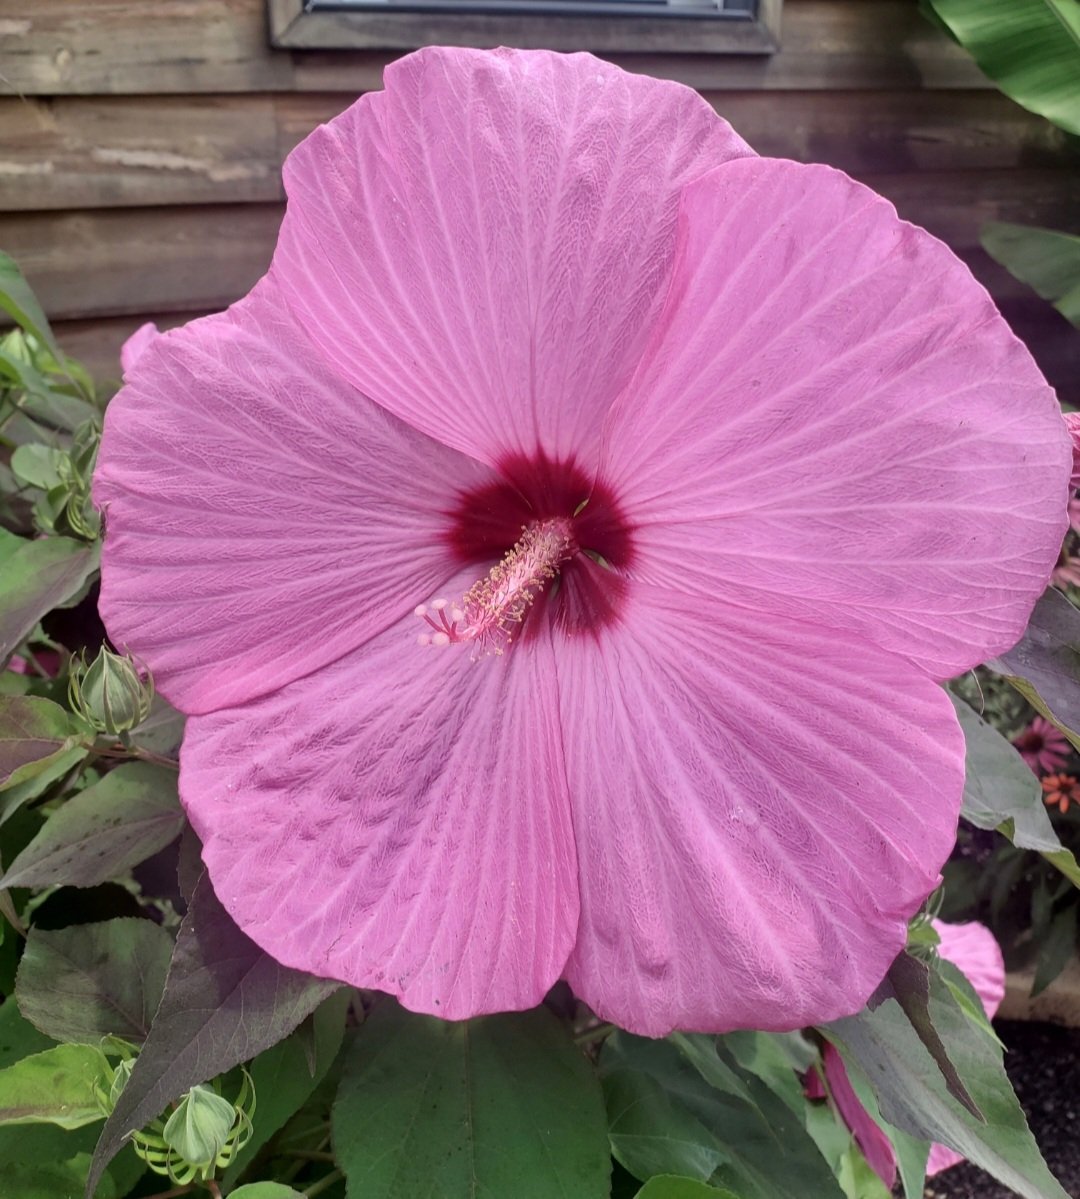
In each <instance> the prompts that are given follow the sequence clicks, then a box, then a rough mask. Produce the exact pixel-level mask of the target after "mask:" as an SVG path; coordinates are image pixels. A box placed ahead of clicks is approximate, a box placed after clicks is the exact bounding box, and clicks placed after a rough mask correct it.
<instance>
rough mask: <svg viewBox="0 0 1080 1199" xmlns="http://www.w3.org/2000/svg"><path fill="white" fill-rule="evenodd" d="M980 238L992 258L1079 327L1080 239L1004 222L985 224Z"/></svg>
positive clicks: (1051, 230) (1067, 234) (1047, 230)
mask: <svg viewBox="0 0 1080 1199" xmlns="http://www.w3.org/2000/svg"><path fill="white" fill-rule="evenodd" d="M981 236H982V244H983V246H984V248H985V249H986V252H987V253H988V254H989V255H990V256H991V257H992V258H996V259H997V260H998V262H1000V263H1001V265H1002V266H1003V267H1005V268H1007V269H1008V271H1009V272H1010V274H1013V275H1015V276H1016V278H1017V279H1019V280H1021V282H1023V283H1027V284H1029V285H1030V286H1031V287H1033V288H1034V289H1035V290H1036V291H1037V292H1038V293H1039V295H1040V296H1042V298H1043V299H1044V300H1049V301H1050V303H1051V304H1053V305H1054V307H1055V308H1056V309H1057V310H1058V312H1060V313H1061V314H1062V315H1063V316H1065V317H1067V318H1068V319H1069V320H1070V321H1072V323H1073V324H1074V325H1076V326H1077V327H1078V328H1080V237H1074V236H1073V235H1072V234H1071V233H1056V232H1055V231H1054V230H1053V229H1035V228H1029V227H1027V226H1026V225H1008V224H1005V223H1004V222H1003V221H990V222H988V223H987V224H985V225H983V227H982V234H981Z"/></svg>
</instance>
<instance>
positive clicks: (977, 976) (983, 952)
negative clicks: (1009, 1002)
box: [807, 920, 1005, 1189]
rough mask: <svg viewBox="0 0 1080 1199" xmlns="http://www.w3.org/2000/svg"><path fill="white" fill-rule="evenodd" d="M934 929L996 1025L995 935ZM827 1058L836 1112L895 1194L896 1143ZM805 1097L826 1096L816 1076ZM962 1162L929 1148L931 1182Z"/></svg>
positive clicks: (973, 929) (999, 965)
mask: <svg viewBox="0 0 1080 1199" xmlns="http://www.w3.org/2000/svg"><path fill="white" fill-rule="evenodd" d="M933 924H934V929H935V930H936V932H937V934H938V936H939V937H940V938H941V943H940V944H939V945H938V953H939V954H940V955H941V956H942V957H943V958H944V959H945V960H946V961H948V962H952V964H953V965H954V966H956V968H957V969H958V970H960V971H961V973H963V974H964V975H966V977H967V980H968V982H970V983H971V985H972V987H974V989H975V993H976V994H977V995H978V996H979V999H980V1000H981V1001H982V1005H983V1008H984V1010H985V1011H986V1014H987V1016H988V1017H989V1018H990V1019H993V1018H994V1016H995V1015H996V1014H997V1010H998V1008H999V1007H1000V1006H1001V1001H1002V999H1003V998H1004V997H1005V963H1004V961H1003V960H1002V957H1001V948H1000V946H999V945H998V943H997V941H996V940H995V939H994V934H993V933H992V932H991V931H990V930H989V929H988V928H987V927H986V926H985V925H983V924H978V923H975V922H972V923H970V924H946V923H945V922H944V921H942V920H935V921H934V922H933ZM824 1058H825V1078H826V1081H827V1082H828V1094H829V1095H830V1096H831V1098H832V1101H833V1103H835V1104H836V1110H837V1111H838V1112H839V1113H840V1116H841V1118H842V1119H843V1121H844V1123H845V1124H846V1125H847V1126H848V1128H850V1129H851V1132H852V1135H853V1136H854V1137H855V1140H856V1142H857V1144H858V1146H859V1148H860V1149H861V1150H862V1153H863V1156H864V1157H865V1158H866V1160H867V1163H868V1164H869V1166H870V1168H871V1169H872V1170H873V1171H874V1173H875V1174H877V1176H878V1177H879V1178H880V1179H881V1181H882V1182H884V1183H885V1185H886V1186H887V1187H889V1188H890V1189H891V1188H892V1187H893V1186H894V1185H895V1184H896V1154H895V1152H894V1151H893V1147H892V1142H891V1141H890V1140H889V1138H888V1137H887V1136H886V1135H885V1133H884V1132H883V1131H882V1129H881V1128H880V1126H879V1125H878V1124H877V1123H876V1121H875V1120H874V1119H873V1117H872V1116H871V1115H870V1113H869V1112H868V1111H867V1110H866V1108H864V1107H863V1105H862V1103H861V1101H860V1100H859V1097H858V1096H857V1095H856V1094H855V1088H854V1087H853V1086H852V1085H851V1079H850V1078H849V1077H848V1072H847V1068H846V1067H845V1065H844V1060H843V1058H842V1057H841V1056H840V1054H839V1053H838V1052H837V1050H836V1049H835V1048H834V1047H833V1046H832V1045H826V1046H825V1054H824ZM807 1093H808V1094H809V1095H810V1097H811V1098H820V1097H824V1095H825V1094H826V1091H825V1088H824V1087H822V1085H821V1080H820V1078H819V1077H817V1075H816V1074H815V1075H813V1076H812V1077H811V1078H810V1079H809V1080H808V1082H807ZM962 1161H964V1156H963V1154H961V1153H957V1152H956V1151H955V1150H953V1149H950V1148H949V1147H948V1146H947V1145H931V1146H930V1157H929V1160H928V1161H927V1163H926V1173H927V1175H928V1176H930V1175H933V1174H940V1173H941V1171H942V1170H947V1169H948V1168H949V1167H950V1166H955V1165H957V1164H958V1163H960V1162H962Z"/></svg>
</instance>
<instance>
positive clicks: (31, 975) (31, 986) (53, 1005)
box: [15, 916, 173, 1044]
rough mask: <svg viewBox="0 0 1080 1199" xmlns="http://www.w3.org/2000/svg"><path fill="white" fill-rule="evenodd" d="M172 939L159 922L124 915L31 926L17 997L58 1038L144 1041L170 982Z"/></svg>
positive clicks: (28, 1014)
mask: <svg viewBox="0 0 1080 1199" xmlns="http://www.w3.org/2000/svg"><path fill="white" fill-rule="evenodd" d="M172 948H173V942H172V937H170V936H169V934H168V933H167V932H166V931H165V930H164V929H163V928H162V927H161V926H160V925H159V924H155V923H154V922H153V921H152V920H142V919H139V918H138V917H134V916H124V917H120V918H119V919H116V920H106V921H104V922H102V923H100V924H80V925H75V926H73V927H71V928H60V929H55V930H46V929H39V928H32V929H31V930H30V933H29V935H28V937H27V940H26V948H25V950H24V951H23V957H22V962H21V963H20V965H19V973H18V975H17V976H16V980H15V998H16V999H17V1000H18V1003H19V1009H20V1010H21V1011H22V1014H23V1015H24V1016H25V1017H26V1019H27V1020H29V1021H30V1022H31V1024H33V1025H34V1026H35V1027H36V1028H38V1029H40V1030H41V1031H42V1032H43V1033H45V1034H46V1036H50V1037H52V1038H53V1039H54V1040H56V1041H76V1042H86V1043H90V1044H93V1043H96V1042H98V1041H100V1040H101V1038H102V1037H107V1036H114V1037H120V1038H121V1039H122V1040H125V1041H131V1042H132V1043H135V1044H139V1043H141V1042H142V1041H144V1040H145V1039H146V1035H147V1033H148V1032H149V1031H150V1022H151V1020H152V1019H153V1016H154V1012H155V1011H157V1006H158V1003H159V1002H160V1000H161V995H162V992H163V990H164V988H165V975H166V974H167V972H168V969H169V959H170V957H171V955H172Z"/></svg>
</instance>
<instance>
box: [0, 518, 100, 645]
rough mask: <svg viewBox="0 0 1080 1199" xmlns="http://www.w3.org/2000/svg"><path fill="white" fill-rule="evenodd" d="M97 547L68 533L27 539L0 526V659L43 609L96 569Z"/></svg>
mask: <svg viewBox="0 0 1080 1199" xmlns="http://www.w3.org/2000/svg"><path fill="white" fill-rule="evenodd" d="M98 552H99V547H98V546H97V545H93V546H91V545H87V544H86V543H85V542H82V541H73V540H72V539H70V538H68V537H40V538H38V539H37V540H36V541H28V540H27V539H25V538H23V537H15V536H13V535H12V534H11V533H8V532H7V531H6V530H4V529H0V662H4V661H6V660H7V659H8V658H9V657H10V656H11V654H12V653H14V652H15V649H16V647H17V646H18V645H19V643H20V642H21V641H22V640H23V639H24V638H25V637H26V636H27V635H28V634H29V633H30V632H31V631H32V630H33V628H34V626H35V625H36V624H37V622H38V621H39V620H40V619H41V618H42V617H43V616H44V615H45V614H46V613H47V612H51V611H52V610H53V608H57V607H60V606H61V605H63V604H64V603H66V602H67V601H68V600H70V599H71V598H72V597H73V596H75V595H76V594H77V593H78V592H79V591H80V589H81V588H82V587H83V585H84V584H85V583H86V580H87V579H88V578H89V577H90V576H91V575H92V574H93V573H94V571H95V570H97V565H98Z"/></svg>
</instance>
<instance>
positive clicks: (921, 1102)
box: [821, 970, 1067, 1199]
mask: <svg viewBox="0 0 1080 1199" xmlns="http://www.w3.org/2000/svg"><path fill="white" fill-rule="evenodd" d="M930 1012H931V1016H932V1019H933V1022H934V1026H935V1028H937V1030H938V1032H939V1034H940V1036H941V1039H942V1040H943V1041H944V1043H945V1044H946V1045H948V1047H949V1055H950V1057H951V1059H952V1061H953V1062H954V1063H955V1065H956V1068H957V1070H958V1071H959V1073H960V1077H961V1078H962V1079H963V1080H964V1083H965V1085H966V1086H967V1088H968V1090H969V1091H970V1092H971V1094H972V1095H973V1096H974V1099H975V1102H976V1103H977V1104H978V1106H979V1109H980V1111H982V1113H983V1115H984V1116H985V1122H982V1121H979V1120H977V1119H976V1118H975V1117H974V1116H973V1115H971V1113H970V1112H968V1111H966V1110H965V1109H964V1108H963V1107H962V1106H961V1105H960V1104H959V1103H957V1101H956V1100H955V1099H954V1098H953V1097H952V1096H951V1095H949V1093H948V1090H947V1089H946V1086H945V1080H944V1079H943V1078H942V1076H941V1071H940V1070H939V1069H938V1067H937V1065H936V1064H935V1062H934V1060H933V1059H932V1058H931V1057H930V1055H929V1054H928V1053H927V1051H926V1049H925V1047H924V1046H923V1045H922V1044H921V1042H920V1041H919V1038H918V1035H917V1033H916V1032H915V1030H914V1029H913V1028H912V1027H911V1022H910V1021H909V1020H908V1018H907V1017H906V1016H905V1015H904V1013H903V1011H902V1010H901V1008H900V1005H899V1004H898V1003H897V1002H896V1001H895V1000H894V999H887V1000H886V1001H885V1002H884V1003H882V1004H880V1005H879V1006H878V1007H877V1008H875V1009H874V1011H869V1010H866V1011H862V1012H860V1013H859V1014H858V1015H856V1016H848V1017H846V1018H844V1019H842V1020H835V1021H833V1023H831V1024H828V1025H825V1026H824V1027H823V1028H822V1029H821V1031H822V1032H823V1033H824V1034H825V1036H826V1037H828V1039H829V1040H830V1041H832V1042H833V1043H834V1044H835V1045H836V1047H837V1048H838V1049H839V1050H840V1052H841V1053H842V1055H843V1057H844V1060H845V1063H846V1064H847V1066H848V1069H849V1071H850V1072H851V1074H852V1078H853V1079H854V1078H855V1077H856V1076H857V1075H858V1074H860V1073H861V1074H862V1076H863V1077H865V1079H866V1081H867V1082H868V1083H869V1084H870V1087H871V1088H872V1089H873V1092H874V1096H875V1098H876V1099H877V1102H878V1106H879V1108H880V1111H881V1115H882V1116H883V1117H884V1119H885V1120H887V1121H888V1122H889V1123H890V1124H892V1125H894V1126H895V1127H896V1128H898V1129H901V1130H902V1131H904V1132H906V1133H908V1134H909V1135H911V1136H913V1137H917V1138H919V1139H922V1140H928V1141H940V1142H941V1143H942V1144H944V1145H949V1146H950V1147H951V1148H953V1149H955V1150H956V1151H957V1152H958V1153H962V1154H963V1155H964V1156H965V1157H967V1158H968V1159H969V1160H971V1161H973V1162H975V1164H976V1165H979V1166H981V1167H982V1168H983V1169H984V1170H986V1171H987V1172H988V1173H990V1174H992V1175H993V1176H994V1177H995V1178H997V1179H998V1180H999V1181H1000V1182H1002V1183H1004V1184H1005V1185H1006V1186H1009V1187H1012V1189H1013V1190H1015V1191H1016V1192H1017V1193H1018V1194H1020V1195H1022V1196H1024V1197H1025V1199H1067V1196H1066V1194H1065V1192H1064V1191H1063V1190H1062V1189H1061V1187H1060V1185H1059V1184H1058V1183H1057V1182H1056V1180H1055V1179H1054V1177H1053V1176H1052V1175H1051V1173H1050V1171H1049V1170H1048V1169H1047V1168H1046V1163H1045V1162H1044V1161H1043V1159H1042V1155H1041V1154H1040V1153H1039V1149H1038V1146H1037V1145H1036V1144H1035V1140H1034V1138H1033V1137H1032V1135H1031V1132H1030V1130H1029V1129H1028V1126H1027V1121H1026V1120H1025V1118H1024V1113H1023V1111H1022V1109H1021V1107H1020V1104H1019V1103H1018V1102H1017V1099H1016V1096H1015V1095H1014V1094H1013V1089H1012V1086H1011V1084H1010V1083H1009V1080H1008V1077H1007V1075H1006V1074H1005V1069H1004V1066H1003V1065H1002V1060H1001V1049H1000V1047H999V1046H998V1045H997V1044H996V1043H995V1042H994V1041H993V1040H992V1039H991V1038H989V1037H987V1036H986V1035H985V1034H984V1033H983V1032H982V1031H981V1030H980V1029H978V1028H977V1027H976V1026H975V1025H974V1024H973V1023H972V1022H971V1021H970V1020H969V1019H968V1017H967V1016H966V1015H965V1013H964V1012H963V1011H962V1010H961V1009H960V1007H959V1005H958V1004H957V1003H956V1000H955V999H954V998H953V995H952V993H951V992H950V990H949V988H948V987H947V986H946V985H945V983H944V981H943V980H942V978H941V977H940V975H939V973H938V972H937V970H934V971H933V972H932V973H931V977H930Z"/></svg>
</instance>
